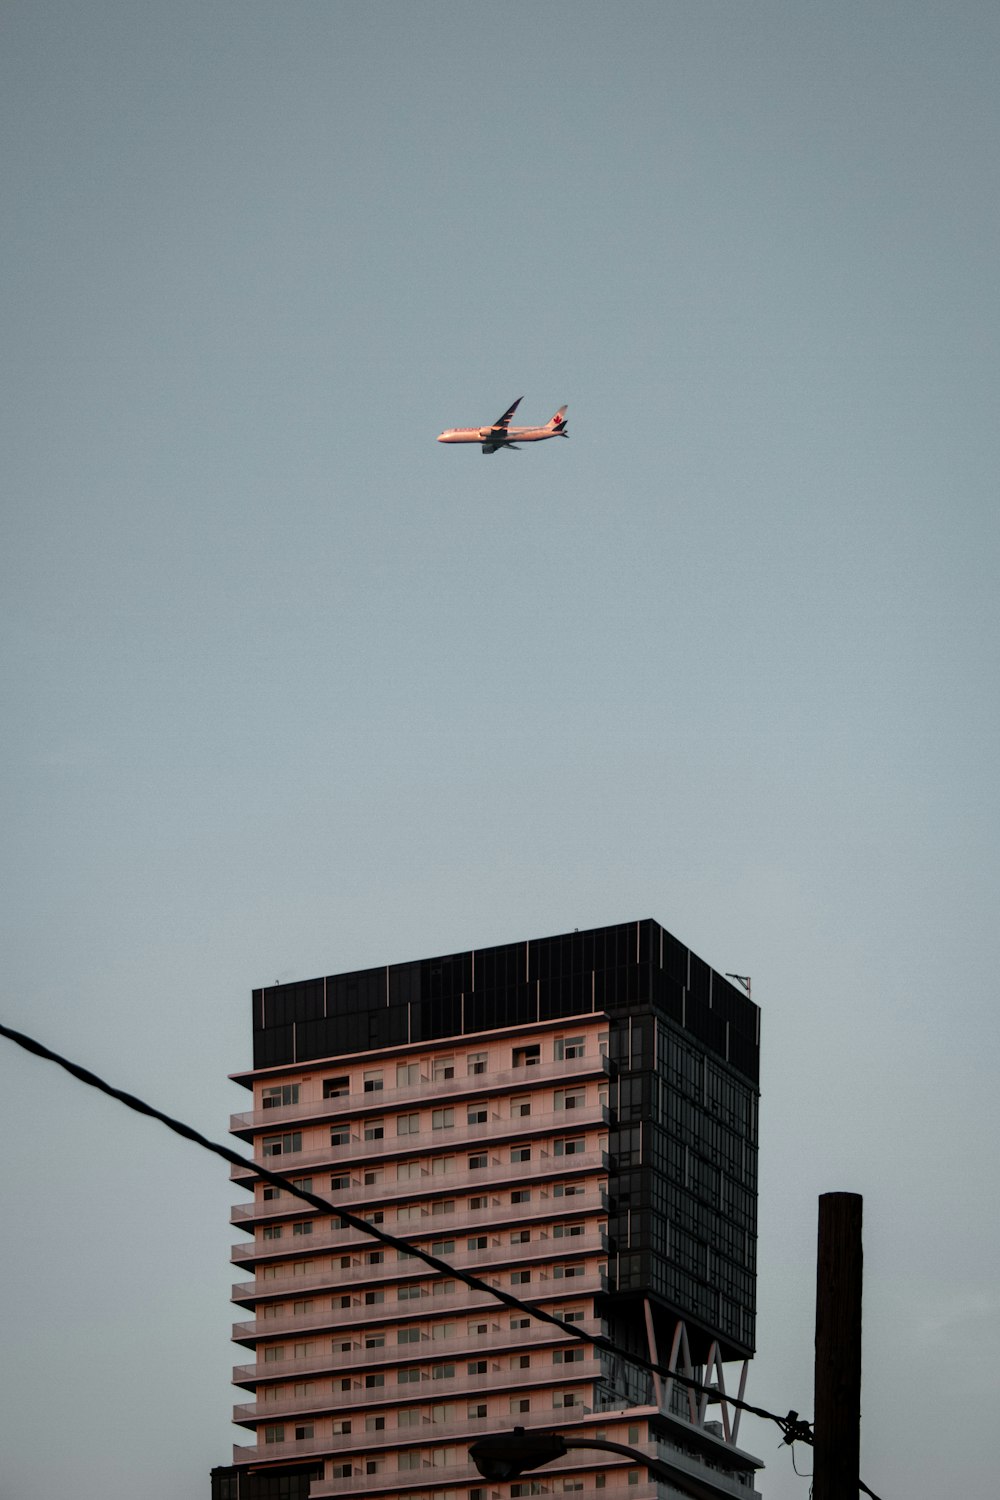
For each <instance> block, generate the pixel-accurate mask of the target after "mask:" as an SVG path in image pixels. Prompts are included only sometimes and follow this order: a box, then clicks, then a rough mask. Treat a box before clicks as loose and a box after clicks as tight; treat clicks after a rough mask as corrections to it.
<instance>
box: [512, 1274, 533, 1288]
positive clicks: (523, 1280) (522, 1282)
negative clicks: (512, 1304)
mask: <svg viewBox="0 0 1000 1500" xmlns="http://www.w3.org/2000/svg"><path fill="white" fill-rule="evenodd" d="M530 1280H531V1272H530V1271H511V1273H510V1284H511V1286H527V1285H528V1282H529V1281H530Z"/></svg>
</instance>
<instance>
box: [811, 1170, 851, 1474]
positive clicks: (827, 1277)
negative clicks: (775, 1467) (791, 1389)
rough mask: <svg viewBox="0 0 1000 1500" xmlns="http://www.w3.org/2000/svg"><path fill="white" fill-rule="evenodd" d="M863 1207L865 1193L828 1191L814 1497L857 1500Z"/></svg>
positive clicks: (819, 1291) (822, 1204) (819, 1276)
mask: <svg viewBox="0 0 1000 1500" xmlns="http://www.w3.org/2000/svg"><path fill="white" fill-rule="evenodd" d="M861 1204H862V1199H861V1195H860V1193H823V1194H822V1196H821V1197H820V1200H819V1244H818V1250H817V1257H816V1388H815V1402H814V1406H813V1412H814V1434H813V1487H812V1494H813V1500H858V1485H859V1479H860V1449H861V1268H862V1251H861Z"/></svg>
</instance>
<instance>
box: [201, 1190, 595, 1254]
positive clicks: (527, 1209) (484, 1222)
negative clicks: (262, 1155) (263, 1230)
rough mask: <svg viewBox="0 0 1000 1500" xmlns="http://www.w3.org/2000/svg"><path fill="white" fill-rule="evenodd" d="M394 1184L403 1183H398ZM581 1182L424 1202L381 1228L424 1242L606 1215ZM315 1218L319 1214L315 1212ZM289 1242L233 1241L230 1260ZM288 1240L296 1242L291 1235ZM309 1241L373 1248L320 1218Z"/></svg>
mask: <svg viewBox="0 0 1000 1500" xmlns="http://www.w3.org/2000/svg"><path fill="white" fill-rule="evenodd" d="M399 1185H400V1186H403V1184H399ZM581 1186H582V1187H583V1191H582V1192H579V1193H573V1194H572V1195H571V1196H569V1197H567V1196H566V1195H565V1194H560V1195H559V1196H558V1197H557V1196H556V1195H555V1194H553V1192H552V1189H551V1187H544V1186H542V1187H539V1189H538V1191H537V1192H535V1193H533V1194H532V1198H531V1202H530V1203H503V1202H501V1199H500V1197H499V1195H492V1194H491V1195H489V1203H488V1205H487V1207H486V1208H479V1209H470V1208H467V1207H466V1206H465V1204H464V1203H461V1202H457V1203H456V1206H455V1208H454V1209H452V1210H451V1211H450V1212H448V1213H433V1212H432V1211H431V1206H430V1205H429V1204H428V1205H427V1206H426V1207H425V1209H424V1212H423V1214H422V1215H421V1218H420V1219H419V1220H418V1221H416V1224H414V1221H412V1220H411V1221H410V1222H409V1223H408V1224H405V1225H397V1224H395V1222H393V1223H392V1224H391V1225H389V1224H385V1225H382V1226H381V1227H382V1228H385V1229H388V1230H389V1232H390V1233H391V1234H398V1235H399V1236H400V1238H406V1239H414V1240H419V1241H420V1243H421V1244H423V1243H424V1241H425V1240H426V1239H427V1237H428V1236H430V1235H434V1236H437V1235H438V1234H439V1233H440V1235H441V1237H442V1238H446V1237H447V1236H448V1235H450V1234H455V1235H463V1234H466V1235H467V1234H476V1233H480V1234H496V1233H498V1232H499V1230H498V1225H502V1226H503V1230H504V1231H505V1232H506V1231H510V1230H512V1229H517V1228H518V1227H519V1226H523V1225H525V1224H532V1223H535V1222H536V1221H537V1222H540V1223H542V1224H543V1225H544V1223H545V1222H546V1221H548V1220H551V1219H557V1218H583V1217H589V1216H591V1215H601V1216H606V1214H607V1211H608V1195H607V1192H606V1191H605V1189H604V1188H603V1187H602V1186H601V1184H600V1183H598V1182H595V1181H590V1182H586V1183H584V1184H581ZM283 1201H284V1210H283V1211H284V1214H285V1215H286V1216H287V1215H292V1216H294V1217H296V1218H298V1217H300V1216H301V1215H300V1214H299V1213H298V1212H297V1210H296V1208H295V1203H296V1200H295V1199H294V1198H292V1197H291V1196H289V1197H288V1198H286V1199H285V1200H283ZM254 1206H255V1205H252V1204H241V1205H240V1207H241V1208H248V1207H249V1208H253V1207H254ZM256 1207H257V1208H259V1209H260V1210H262V1211H263V1210H265V1209H271V1210H274V1211H275V1212H274V1214H267V1215H265V1214H264V1213H263V1212H262V1213H261V1215H260V1217H261V1218H262V1219H264V1221H265V1222H266V1221H267V1220H268V1219H271V1218H272V1217H276V1216H277V1214H278V1213H281V1212H282V1209H281V1204H280V1202H279V1203H277V1204H276V1203H275V1202H274V1200H268V1202H266V1203H260V1204H257V1205H256ZM301 1207H302V1209H304V1210H305V1213H306V1215H308V1214H309V1213H310V1212H311V1210H310V1209H308V1207H307V1205H306V1204H304V1203H303V1204H301ZM316 1217H317V1219H319V1215H317V1216H316ZM404 1228H405V1229H406V1231H407V1233H406V1235H405V1236H404V1235H403V1233H402V1231H403V1229H404ZM303 1238H304V1239H310V1237H309V1236H304V1237H303ZM288 1243H289V1240H288V1237H287V1236H282V1238H281V1239H280V1240H256V1241H255V1240H241V1241H240V1243H239V1244H238V1245H233V1246H232V1247H231V1249H230V1259H231V1260H232V1261H233V1262H234V1263H235V1264H236V1265H248V1264H253V1263H254V1262H256V1261H263V1260H273V1259H280V1258H281V1257H282V1256H287V1255H288V1248H287V1247H288ZM291 1243H292V1244H294V1243H295V1236H294V1235H293V1236H292V1237H291ZM310 1243H311V1246H312V1248H313V1250H317V1249H325V1248H329V1249H331V1250H335V1251H336V1252H337V1253H338V1254H345V1253H347V1252H349V1251H358V1250H360V1249H372V1248H374V1245H375V1241H374V1239H372V1238H369V1237H367V1236H361V1235H360V1234H359V1232H358V1231H357V1230H356V1229H351V1228H349V1227H348V1226H346V1225H342V1224H338V1223H331V1224H330V1225H329V1226H328V1227H325V1228H324V1227H322V1226H321V1224H320V1223H317V1225H316V1228H315V1230H314V1232H313V1234H312V1236H311V1240H310Z"/></svg>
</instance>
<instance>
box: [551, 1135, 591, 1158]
mask: <svg viewBox="0 0 1000 1500" xmlns="http://www.w3.org/2000/svg"><path fill="white" fill-rule="evenodd" d="M586 1149H587V1148H586V1141H585V1140H584V1138H583V1136H582V1135H577V1136H572V1137H565V1136H563V1137H560V1139H559V1140H557V1141H553V1143H552V1155H553V1156H579V1155H580V1154H581V1152H583V1151H585V1150H586Z"/></svg>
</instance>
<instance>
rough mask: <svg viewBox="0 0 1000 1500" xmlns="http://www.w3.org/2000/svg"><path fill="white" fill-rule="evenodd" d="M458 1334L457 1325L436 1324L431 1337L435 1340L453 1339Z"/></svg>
mask: <svg viewBox="0 0 1000 1500" xmlns="http://www.w3.org/2000/svg"><path fill="white" fill-rule="evenodd" d="M457 1333H458V1324H457V1323H435V1324H434V1327H433V1328H432V1329H431V1337H432V1338H435V1339H453V1338H454V1337H455V1335H456V1334H457Z"/></svg>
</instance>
